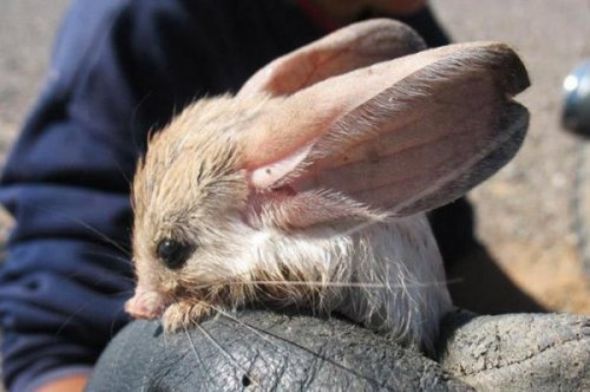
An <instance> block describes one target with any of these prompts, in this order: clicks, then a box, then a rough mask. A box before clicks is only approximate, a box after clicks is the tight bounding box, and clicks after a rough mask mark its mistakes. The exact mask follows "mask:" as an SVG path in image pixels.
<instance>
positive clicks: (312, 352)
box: [214, 308, 385, 387]
mask: <svg viewBox="0 0 590 392" xmlns="http://www.w3.org/2000/svg"><path fill="white" fill-rule="evenodd" d="M214 309H215V308H214ZM220 314H221V315H222V316H224V317H227V318H229V319H230V320H232V321H236V322H238V323H239V324H240V325H242V326H244V327H246V328H248V329H249V330H251V331H252V332H254V331H257V333H256V334H257V335H258V336H260V334H266V335H268V336H270V337H271V338H274V339H276V340H280V341H282V342H285V343H287V344H289V345H291V346H293V347H296V348H298V349H300V350H302V351H305V352H307V353H308V354H311V355H313V356H315V357H317V358H319V359H321V360H323V361H326V362H328V363H330V364H331V365H333V366H335V367H337V368H339V369H341V370H344V371H345V372H347V373H350V374H352V375H354V376H355V377H358V378H362V379H364V380H367V381H369V382H371V383H373V384H376V385H379V386H380V387H385V385H383V384H382V383H381V382H379V381H378V380H375V379H373V378H371V377H368V376H366V375H364V374H361V373H359V372H357V371H356V370H354V369H351V368H348V367H346V366H345V365H343V364H341V363H339V362H336V361H335V360H333V359H331V358H328V357H326V356H325V355H322V354H320V353H318V352H316V351H314V350H312V349H310V348H308V347H305V346H303V345H301V344H299V343H296V342H293V341H291V340H289V339H286V338H284V337H282V336H280V335H276V334H274V333H272V332H269V331H266V330H264V329H261V328H258V327H255V326H253V325H252V324H249V323H247V322H245V321H241V320H238V319H236V318H234V317H228V315H227V313H226V312H223V313H220ZM264 340H266V341H268V340H269V338H264ZM275 346H276V345H275Z"/></svg>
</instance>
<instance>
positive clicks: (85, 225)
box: [34, 206, 131, 257]
mask: <svg viewBox="0 0 590 392" xmlns="http://www.w3.org/2000/svg"><path fill="white" fill-rule="evenodd" d="M34 208H37V209H39V210H41V211H44V212H49V213H52V214H54V215H56V216H59V217H61V218H63V219H67V220H69V221H70V222H73V223H77V224H79V225H80V226H82V227H83V228H85V229H86V230H88V231H90V232H91V233H93V234H95V235H96V236H98V238H100V239H101V240H103V241H104V242H106V243H107V244H109V245H112V246H113V247H114V248H115V249H117V250H119V251H121V252H122V253H124V254H125V255H127V256H129V257H131V251H130V250H129V249H126V248H125V247H123V246H122V245H121V244H119V243H117V241H115V240H113V239H112V238H110V237H109V236H108V235H106V234H104V233H103V232H101V231H100V230H98V229H96V228H94V227H92V226H91V225H89V224H88V223H86V222H84V221H83V220H80V219H77V218H74V217H71V216H68V215H65V214H61V213H59V212H56V211H53V210H50V209H47V208H44V207H39V206H37V207H34Z"/></svg>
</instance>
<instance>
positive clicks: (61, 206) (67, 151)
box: [0, 0, 225, 391]
mask: <svg viewBox="0 0 590 392" xmlns="http://www.w3.org/2000/svg"><path fill="white" fill-rule="evenodd" d="M182 7H183V6H182V2H181V1H171V0H167V1H165V2H162V1H160V0H158V1H155V0H145V1H132V0H127V1H126V0H100V1H96V0H79V1H75V2H74V3H73V4H72V6H71V8H70V10H69V12H68V15H67V17H66V19H65V22H64V25H63V27H62V30H61V32H60V34H59V37H58V40H57V44H56V47H55V49H54V55H53V59H52V63H51V68H50V71H49V73H48V75H47V80H46V86H45V88H44V90H43V92H42V94H41V96H40V99H39V100H38V102H37V104H36V106H35V107H34V109H33V110H32V112H31V115H30V116H29V118H28V120H27V121H26V123H25V125H24V128H23V131H22V133H21V136H20V138H19V139H18V141H17V143H16V144H15V146H14V148H13V151H12V153H11V155H10V156H9V159H8V161H7V163H6V166H5V171H4V174H3V177H2V180H1V186H0V202H1V203H2V204H4V206H5V207H6V208H7V209H8V210H9V211H10V213H11V214H13V215H14V217H15V221H16V226H15V228H14V230H13V232H12V234H11V236H10V238H9V242H8V256H7V260H6V262H5V263H3V265H2V266H1V270H0V323H1V328H2V330H3V334H4V336H3V344H2V351H3V377H4V381H5V383H6V385H7V386H8V387H9V388H10V389H11V390H18V391H22V390H26V389H28V388H30V387H31V386H32V385H33V384H31V383H38V382H39V381H40V380H44V381H47V377H51V376H52V375H53V376H57V375H63V374H64V371H66V373H67V370H68V369H70V370H71V371H72V372H79V371H84V367H85V366H87V369H89V368H90V366H92V364H93V363H94V362H95V360H96V358H97V357H98V355H99V354H100V352H101V351H102V349H103V348H104V346H105V345H106V343H107V342H108V341H109V340H110V338H111V337H112V336H113V335H114V333H115V332H117V330H119V329H120V328H121V327H122V326H123V325H124V324H125V323H126V322H127V321H128V319H127V316H126V315H125V314H124V312H123V308H122V305H123V303H124V300H125V299H126V298H128V297H130V295H131V290H132V288H133V284H132V269H131V266H130V263H129V234H130V224H131V210H130V204H129V186H130V184H129V181H130V179H131V178H132V175H133V172H134V166H135V161H136V158H137V157H138V155H139V154H140V153H141V152H142V151H143V149H144V148H145V140H146V135H147V132H148V131H149V129H150V128H152V127H157V126H158V125H159V124H162V123H164V122H166V121H168V119H169V118H170V116H171V114H172V112H173V110H174V109H175V108H177V109H178V108H180V107H182V106H183V105H184V104H185V103H186V102H187V101H188V100H190V99H192V98H193V97H195V96H197V95H198V94H199V92H200V91H202V90H203V85H206V82H205V81H207V80H209V78H210V77H209V75H210V73H211V72H210V69H209V68H208V67H209V65H208V64H207V62H206V61H205V59H211V58H212V57H211V55H209V54H208V53H207V51H208V50H212V48H213V47H214V46H215V45H216V43H215V42H212V41H211V40H208V39H207V40H204V39H203V37H205V36H206V34H202V33H201V32H199V31H198V30H196V29H197V28H198V26H195V24H194V23H193V22H194V21H193V20H190V18H186V17H185V16H183V15H185V14H186V13H185V11H184V10H183V9H182ZM176 35H178V36H180V37H182V36H184V37H187V36H194V40H189V41H186V40H185V42H184V43H178V42H176V41H175V39H178V37H176ZM183 45H184V46H183ZM187 53H193V55H191V56H186V54H187ZM184 57H186V58H187V59H185V58H184ZM217 79H218V80H219V78H217ZM205 88H207V89H208V90H212V91H214V90H215V89H214V88H213V87H210V86H205ZM224 88H225V86H222V85H221V83H218V86H217V89H218V90H221V89H224Z"/></svg>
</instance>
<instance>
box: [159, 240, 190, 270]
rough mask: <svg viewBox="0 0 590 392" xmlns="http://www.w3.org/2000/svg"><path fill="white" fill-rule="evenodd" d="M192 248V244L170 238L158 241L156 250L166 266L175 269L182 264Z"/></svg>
mask: <svg viewBox="0 0 590 392" xmlns="http://www.w3.org/2000/svg"><path fill="white" fill-rule="evenodd" d="M193 250H194V247H193V246H192V245H189V244H185V243H182V242H178V241H174V240H171V239H164V240H162V241H160V242H159V243H158V247H157V249H156V252H157V253H158V257H159V258H160V260H162V262H163V263H164V264H165V265H166V267H168V268H170V269H177V268H180V267H182V266H183V265H184V263H185V262H186V260H187V259H188V258H189V256H190V255H191V253H192V252H193Z"/></svg>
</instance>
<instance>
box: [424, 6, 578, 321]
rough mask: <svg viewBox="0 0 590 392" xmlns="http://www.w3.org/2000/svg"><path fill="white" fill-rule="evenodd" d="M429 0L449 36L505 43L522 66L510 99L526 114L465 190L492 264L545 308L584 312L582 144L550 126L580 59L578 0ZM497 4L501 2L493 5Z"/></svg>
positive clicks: (557, 120) (556, 123) (557, 117)
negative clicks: (518, 146) (523, 80)
mask: <svg viewBox="0 0 590 392" xmlns="http://www.w3.org/2000/svg"><path fill="white" fill-rule="evenodd" d="M432 3H433V5H434V6H435V9H436V11H437V13H438V15H439V16H440V19H441V20H442V21H443V23H444V25H445V26H446V28H447V29H448V31H449V32H450V33H451V35H452V37H453V39H454V40H456V41H473V40H499V41H505V42H508V43H510V44H511V45H512V46H513V47H514V48H515V49H516V50H517V52H518V53H519V54H520V55H521V56H522V58H523V60H524V62H525V64H526V65H527V67H528V69H529V72H530V76H531V80H532V87H531V88H530V89H529V90H527V91H526V92H525V93H524V94H522V96H521V97H520V98H519V99H520V100H521V101H522V102H523V103H524V104H525V105H526V106H527V107H528V108H529V109H530V111H531V126H530V130H529V134H528V137H527V139H526V141H525V143H524V146H523V148H522V150H521V151H520V152H519V154H518V155H517V157H516V159H515V160H514V161H513V162H512V163H510V164H509V165H508V166H507V167H505V168H504V169H503V170H502V171H501V172H500V173H498V174H497V175H496V176H494V177H493V178H492V179H491V180H490V181H488V182H487V183H485V184H484V185H482V186H480V187H478V188H477V189H476V190H475V191H474V192H473V193H472V195H471V199H472V200H473V201H474V202H475V205H476V208H477V216H478V234H479V237H480V239H481V240H482V241H483V242H484V243H485V245H486V246H487V247H488V250H489V252H490V253H491V254H492V257H494V258H495V259H496V260H497V261H498V263H499V264H500V265H501V266H502V268H504V269H505V270H506V271H507V272H508V273H509V275H510V276H511V277H512V278H513V279H514V280H515V282H516V283H517V284H519V285H520V286H521V287H523V289H524V290H525V291H526V292H528V293H529V294H531V295H532V296H533V297H534V298H535V299H537V300H538V301H540V302H541V303H542V304H544V305H545V306H547V307H549V308H550V309H554V310H559V311H571V312H582V313H590V286H589V282H590V280H589V279H588V272H590V271H586V274H585V273H584V270H583V268H582V265H583V264H582V260H581V257H580V254H579V252H578V242H579V241H580V238H579V236H578V233H577V232H576V231H577V230H576V224H575V223H576V220H577V219H579V218H580V217H579V216H577V214H578V211H577V209H576V203H577V202H579V200H577V199H578V198H579V197H581V195H580V192H579V190H577V189H576V186H580V187H582V188H583V189H584V188H589V187H590V182H586V183H585V184H584V183H582V184H576V173H578V171H579V169H581V168H580V167H579V162H580V159H581V158H582V157H581V156H580V155H581V154H584V153H586V154H587V153H588V151H587V148H586V146H585V143H588V142H584V141H582V140H581V139H578V138H577V137H575V136H572V135H570V134H567V133H565V132H563V130H562V129H561V127H560V114H561V100H562V93H561V85H562V81H563V78H564V77H565V75H566V74H567V73H568V72H569V71H570V69H571V68H572V67H573V66H574V65H575V64H576V63H578V62H579V61H580V60H582V59H583V58H588V57H590V24H589V23H588V21H589V20H590V2H588V1H573V0H572V1H560V2H556V1H550V0H543V1H541V0H517V1H510V2H508V1H506V2H497V1H481V0H480V1H477V2H473V1H470V0H444V1H443V0H440V1H433V2H432ZM499 4H501V5H502V6H499Z"/></svg>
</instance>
